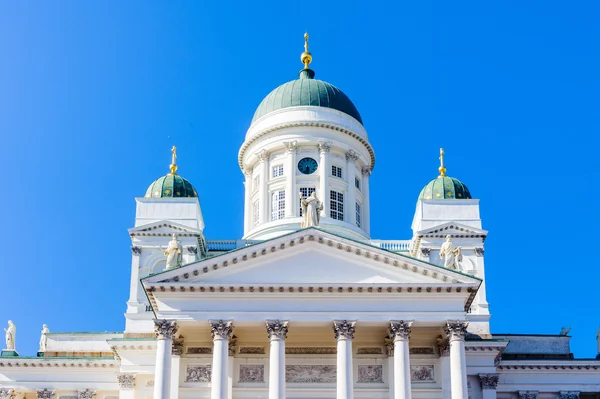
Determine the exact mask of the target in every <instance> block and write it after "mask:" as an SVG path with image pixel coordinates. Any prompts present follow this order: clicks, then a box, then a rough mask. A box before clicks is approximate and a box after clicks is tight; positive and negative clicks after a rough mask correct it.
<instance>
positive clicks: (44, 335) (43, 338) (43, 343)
mask: <svg viewBox="0 0 600 399" xmlns="http://www.w3.org/2000/svg"><path fill="white" fill-rule="evenodd" d="M48 333H50V329H49V328H48V326H47V325H45V324H44V325H43V326H42V336H41V337H40V350H39V351H40V352H46V347H47V344H48Z"/></svg>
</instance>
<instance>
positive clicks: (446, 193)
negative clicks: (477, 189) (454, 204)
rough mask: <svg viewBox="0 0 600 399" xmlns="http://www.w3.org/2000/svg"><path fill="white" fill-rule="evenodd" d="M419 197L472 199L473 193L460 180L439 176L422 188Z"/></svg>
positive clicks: (428, 198) (427, 198)
mask: <svg viewBox="0 0 600 399" xmlns="http://www.w3.org/2000/svg"><path fill="white" fill-rule="evenodd" d="M419 199H426V200H430V199H471V193H470V192H469V189H468V188H467V186H465V185H464V184H463V183H462V182H461V181H460V180H458V179H455V178H453V177H448V176H438V177H436V178H435V179H433V180H432V181H430V182H429V183H428V184H427V185H426V186H425V187H424V188H423V190H421V194H419Z"/></svg>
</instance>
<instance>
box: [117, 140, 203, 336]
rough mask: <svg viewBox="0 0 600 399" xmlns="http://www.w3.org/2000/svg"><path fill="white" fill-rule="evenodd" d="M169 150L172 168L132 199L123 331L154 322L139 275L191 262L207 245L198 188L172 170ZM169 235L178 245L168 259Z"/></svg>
mask: <svg viewBox="0 0 600 399" xmlns="http://www.w3.org/2000/svg"><path fill="white" fill-rule="evenodd" d="M171 152H172V161H171V165H170V170H171V171H170V172H169V173H168V174H167V175H166V176H162V177H159V178H158V179H156V180H155V181H154V182H153V183H152V184H150V186H149V187H148V190H147V191H146V195H145V196H144V197H142V198H136V199H135V202H136V211H135V225H134V227H133V228H131V229H129V236H130V237H131V286H130V291H129V292H130V294H129V300H128V301H127V312H126V313H125V319H126V324H125V332H127V333H149V332H152V331H153V328H154V325H153V323H152V319H153V318H154V315H153V313H152V312H151V309H150V306H149V303H148V299H147V297H146V295H145V293H144V290H143V288H142V286H141V283H140V279H141V278H144V277H147V276H149V275H151V274H156V273H158V272H161V271H163V270H165V269H167V268H172V267H178V266H182V265H185V264H187V263H191V262H194V261H196V260H198V259H200V258H202V257H204V256H205V255H206V251H207V249H206V240H205V239H204V234H203V230H204V219H203V218H202V210H201V209H200V201H199V199H198V193H197V192H196V189H195V188H194V187H193V186H192V184H191V183H190V182H189V181H187V180H186V179H184V178H183V177H181V176H180V175H178V174H177V163H176V159H177V154H176V148H175V147H173V149H172V150H171ZM171 241H173V242H174V243H175V242H178V243H177V245H175V247H177V248H178V249H177V250H176V251H175V252H176V253H175V254H174V256H173V259H172V260H171V264H170V265H167V259H168V257H167V256H166V255H165V251H166V250H167V249H168V248H170V242H171ZM171 245H173V244H171Z"/></svg>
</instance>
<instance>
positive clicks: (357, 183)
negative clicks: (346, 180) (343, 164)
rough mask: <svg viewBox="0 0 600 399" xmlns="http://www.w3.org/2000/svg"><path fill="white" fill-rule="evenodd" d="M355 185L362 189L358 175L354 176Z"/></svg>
mask: <svg viewBox="0 0 600 399" xmlns="http://www.w3.org/2000/svg"><path fill="white" fill-rule="evenodd" d="M354 187H356V188H358V189H359V190H360V179H359V178H358V177H355V178H354Z"/></svg>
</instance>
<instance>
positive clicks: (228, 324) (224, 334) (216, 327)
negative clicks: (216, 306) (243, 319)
mask: <svg viewBox="0 0 600 399" xmlns="http://www.w3.org/2000/svg"><path fill="white" fill-rule="evenodd" d="M208 322H209V323H210V334H211V335H212V337H213V340H218V339H230V338H231V336H232V335H233V320H209V321H208Z"/></svg>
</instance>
